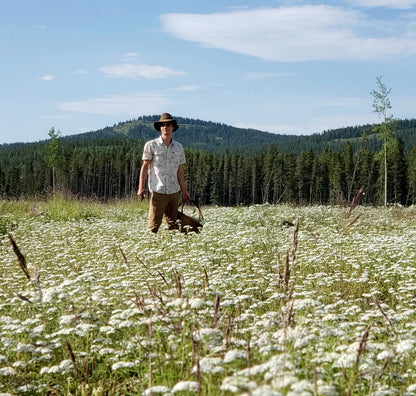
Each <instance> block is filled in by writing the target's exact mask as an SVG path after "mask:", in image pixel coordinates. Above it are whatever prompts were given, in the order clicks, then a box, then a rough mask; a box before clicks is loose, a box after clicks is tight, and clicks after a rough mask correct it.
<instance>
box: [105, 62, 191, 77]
mask: <svg viewBox="0 0 416 396" xmlns="http://www.w3.org/2000/svg"><path fill="white" fill-rule="evenodd" d="M100 71H102V72H103V73H105V74H107V75H108V76H110V77H125V78H133V79H137V78H139V77H143V78H147V79H154V78H166V77H170V76H177V75H181V74H184V73H183V72H179V71H175V70H172V69H169V68H167V67H163V66H150V65H144V64H130V63H125V64H121V65H112V66H102V67H101V68H100Z"/></svg>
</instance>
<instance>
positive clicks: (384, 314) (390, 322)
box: [373, 296, 397, 337]
mask: <svg viewBox="0 0 416 396" xmlns="http://www.w3.org/2000/svg"><path fill="white" fill-rule="evenodd" d="M373 300H374V303H375V304H376V306H377V308H378V309H379V311H380V312H381V313H382V314H383V316H384V317H385V318H386V320H387V322H388V323H389V325H390V327H391V329H392V330H393V333H394V335H395V336H396V337H397V333H396V330H395V329H394V326H393V323H392V321H391V320H390V318H389V317H388V316H387V314H386V313H385V312H384V309H383V308H382V306H381V304H380V303H379V302H378V300H377V299H376V298H375V297H374V296H373Z"/></svg>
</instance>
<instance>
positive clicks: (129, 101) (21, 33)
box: [0, 0, 416, 144]
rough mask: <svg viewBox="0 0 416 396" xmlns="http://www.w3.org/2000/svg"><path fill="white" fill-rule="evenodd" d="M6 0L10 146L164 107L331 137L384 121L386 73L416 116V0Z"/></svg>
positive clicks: (409, 114) (396, 96)
mask: <svg viewBox="0 0 416 396" xmlns="http://www.w3.org/2000/svg"><path fill="white" fill-rule="evenodd" d="M0 4H1V13H0V52H1V58H2V60H1V62H0V109H1V110H0V111H1V114H0V115H1V118H0V120H1V121H0V144H1V143H13V142H33V141H38V140H43V139H47V138H48V131H49V129H50V128H52V127H54V128H55V130H59V131H60V132H61V134H62V135H63V136H65V135H71V134H77V133H82V132H87V131H91V130H97V129H101V128H104V127H106V126H109V125H110V126H111V125H113V124H117V123H118V122H123V121H127V120H131V119H134V118H137V117H139V116H142V115H153V114H161V113H162V112H169V113H171V114H173V115H174V116H182V117H189V118H198V119H201V120H205V121H213V122H220V123H225V124H228V125H234V126H237V127H248V128H256V129H260V130H264V131H269V132H275V133H282V134H312V133H319V132H322V131H324V130H328V129H334V128H339V127H346V126H355V125H363V124H366V123H374V122H378V118H377V115H376V114H374V113H373V108H372V103H373V97H372V96H371V91H372V90H373V89H376V88H377V85H376V78H377V77H379V76H381V77H382V81H383V82H384V84H385V85H386V86H387V87H388V88H391V93H390V101H391V104H392V109H391V115H393V116H394V117H397V118H415V117H416V78H415V76H414V74H415V70H416V0H341V1H325V0H322V1H315V0H311V1H300V0H287V1H278V0H276V1H271V0H270V1H268V0H240V1H237V0H230V1H227V0H210V1H203V2H202V1H201V2H198V1H195V0H177V1H158V0H154V1H151V2H148V1H146V2H144V1H138V0H136V1H134V0H114V1H109V0H99V1H98V0H88V1H87V0H82V1H81V0H71V1H69V0H68V1H57V0H37V1H33V0H14V1H12V0H8V1H6V0H0ZM178 139H179V136H178Z"/></svg>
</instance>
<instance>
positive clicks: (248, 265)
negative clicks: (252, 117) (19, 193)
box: [0, 200, 416, 396]
mask: <svg viewBox="0 0 416 396" xmlns="http://www.w3.org/2000/svg"><path fill="white" fill-rule="evenodd" d="M346 212H347V211H346V208H342V207H321V206H315V207H292V206H271V205H262V206H251V207H235V208H205V209H204V210H203V214H204V216H205V225H204V229H203V231H202V233H200V234H193V233H192V234H188V235H186V234H181V233H179V232H177V231H175V232H171V233H163V232H160V233H159V234H158V235H154V234H149V233H148V232H147V231H146V222H147V212H146V210H145V207H144V206H143V204H140V203H139V202H128V203H123V202H118V203H113V204H97V203H75V202H66V201H64V200H61V201H59V202H56V201H50V202H37V203H36V202H1V201H0V214H1V220H0V238H1V239H0V273H1V285H0V395H2V396H5V395H95V396H98V395H141V394H144V395H190V394H195V395H196V394H200V395H266V396H268V395H270V396H271V395H276V396H277V395H380V396H381V395H416V311H415V310H416V279H415V277H416V208H414V207H411V208H400V207H391V208H367V207H361V206H358V207H357V208H355V209H354V210H353V212H352V213H351V214H350V215H349V216H347V215H346ZM284 220H289V221H290V222H292V223H293V224H294V225H293V226H291V225H289V226H287V225H283V224H282V222H283V221H284ZM13 241H14V243H15V246H13Z"/></svg>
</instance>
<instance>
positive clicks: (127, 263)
mask: <svg viewBox="0 0 416 396" xmlns="http://www.w3.org/2000/svg"><path fill="white" fill-rule="evenodd" d="M118 249H119V250H120V253H121V255H122V256H123V260H124V263H125V264H126V266H127V268H128V269H129V271H131V269H130V265H129V262H128V260H127V257H126V255H125V254H124V252H123V249H122V248H121V247H120V246H119V247H118Z"/></svg>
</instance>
